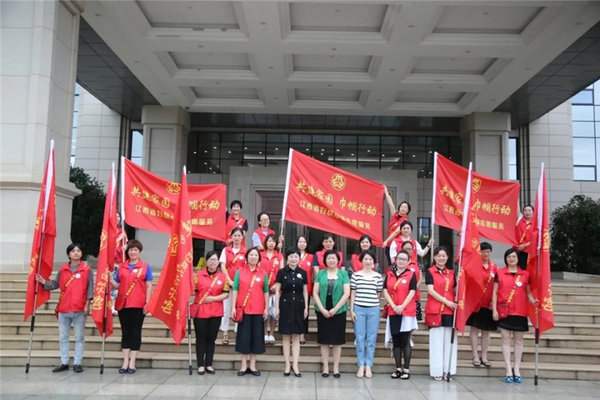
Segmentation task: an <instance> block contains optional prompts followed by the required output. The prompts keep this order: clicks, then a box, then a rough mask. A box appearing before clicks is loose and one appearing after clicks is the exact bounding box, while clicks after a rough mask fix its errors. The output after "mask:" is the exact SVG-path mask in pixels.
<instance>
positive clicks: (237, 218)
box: [225, 200, 248, 246]
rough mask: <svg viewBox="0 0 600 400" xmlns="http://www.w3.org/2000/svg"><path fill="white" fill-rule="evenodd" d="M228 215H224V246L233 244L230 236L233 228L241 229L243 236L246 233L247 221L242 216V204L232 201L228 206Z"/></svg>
mask: <svg viewBox="0 0 600 400" xmlns="http://www.w3.org/2000/svg"><path fill="white" fill-rule="evenodd" d="M229 209H230V210H231V214H230V213H226V215H225V219H226V230H227V238H226V240H225V245H226V246H227V245H230V244H231V243H233V238H232V237H231V235H232V234H233V229H234V228H240V229H242V232H243V234H244V235H246V232H248V220H247V219H246V218H244V216H242V202H241V201H239V200H233V201H232V202H231V204H230V205H229Z"/></svg>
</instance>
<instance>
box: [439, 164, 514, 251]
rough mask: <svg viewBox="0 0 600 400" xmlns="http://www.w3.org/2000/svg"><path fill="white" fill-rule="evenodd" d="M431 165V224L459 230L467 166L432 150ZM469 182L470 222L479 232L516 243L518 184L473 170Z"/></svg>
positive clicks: (506, 241) (498, 239) (494, 238)
mask: <svg viewBox="0 0 600 400" xmlns="http://www.w3.org/2000/svg"><path fill="white" fill-rule="evenodd" d="M434 165H435V167H434V170H435V172H434V183H433V193H434V195H433V207H432V208H433V213H432V216H433V220H432V224H434V223H435V224H438V225H442V226H445V227H447V228H450V229H455V230H459V229H460V227H461V224H462V215H463V206H464V198H465V195H464V190H465V187H466V182H467V175H468V170H467V169H466V168H464V167H462V166H460V165H458V164H456V163H453V162H452V161H450V160H448V159H447V158H445V157H443V156H442V155H440V154H438V153H435V160H434ZM472 186H473V193H472V196H473V205H472V207H471V209H472V210H473V211H475V213H476V214H475V215H474V217H473V218H474V220H473V222H474V223H475V225H476V226H477V229H478V230H479V234H480V235H481V236H483V237H486V238H488V239H491V240H497V241H499V242H502V243H507V244H510V245H514V244H516V237H515V236H516V235H515V223H516V220H517V215H518V211H519V210H518V206H517V204H518V199H519V188H520V185H519V184H518V183H515V182H505V181H500V180H497V179H493V178H490V177H488V176H485V175H482V174H478V173H477V172H473V173H472Z"/></svg>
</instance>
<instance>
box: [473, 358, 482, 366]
mask: <svg viewBox="0 0 600 400" xmlns="http://www.w3.org/2000/svg"><path fill="white" fill-rule="evenodd" d="M473 366H474V367H481V361H479V358H473Z"/></svg>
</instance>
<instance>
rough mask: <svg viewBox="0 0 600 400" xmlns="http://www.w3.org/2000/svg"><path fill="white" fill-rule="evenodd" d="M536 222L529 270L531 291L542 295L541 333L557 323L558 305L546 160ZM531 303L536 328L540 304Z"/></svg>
mask: <svg viewBox="0 0 600 400" xmlns="http://www.w3.org/2000/svg"><path fill="white" fill-rule="evenodd" d="M531 220H532V221H533V223H535V224H536V229H537V232H538V233H539V234H538V235H537V257H535V258H534V259H533V260H532V259H531V258H532V257H531V255H530V256H529V260H528V262H527V271H528V272H529V277H530V279H531V286H530V290H531V294H532V295H533V297H534V298H536V299H538V301H539V304H538V307H539V309H538V312H539V333H540V334H541V333H542V332H545V331H547V330H548V329H550V328H552V327H553V326H554V307H553V305H552V284H551V277H550V231H549V229H548V190H547V186H546V171H545V170H544V164H543V163H542V172H541V175H540V181H539V184H538V189H537V196H536V198H535V210H534V212H533V217H532V219H531ZM527 304H528V314H529V320H530V321H531V324H532V325H533V327H534V328H538V323H537V317H536V307H535V306H534V305H532V304H530V303H527Z"/></svg>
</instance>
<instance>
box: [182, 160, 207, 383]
mask: <svg viewBox="0 0 600 400" xmlns="http://www.w3.org/2000/svg"><path fill="white" fill-rule="evenodd" d="M183 174H184V175H185V174H187V168H186V166H185V165H184V166H183ZM186 182H187V180H186ZM181 183H182V184H183V182H181ZM181 190H183V188H181ZM182 206H183V205H182ZM188 207H189V204H188ZM188 268H189V267H188ZM191 268H192V273H191V274H190V278H191V280H192V287H194V272H195V271H194V270H193V268H194V266H193V265H192V266H191ZM207 268H208V267H207ZM187 303H188V309H187V314H188V318H187V331H188V360H189V365H188V370H189V374H190V375H192V370H193V369H194V368H193V367H192V306H191V303H190V299H188V302H187Z"/></svg>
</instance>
